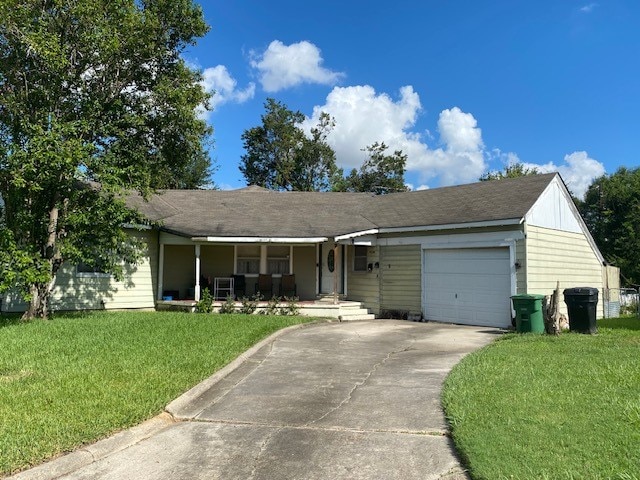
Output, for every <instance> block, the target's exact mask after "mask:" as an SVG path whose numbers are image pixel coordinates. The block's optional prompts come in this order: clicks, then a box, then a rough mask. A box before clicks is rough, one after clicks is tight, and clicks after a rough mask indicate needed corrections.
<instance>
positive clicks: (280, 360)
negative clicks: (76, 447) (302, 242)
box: [16, 320, 500, 480]
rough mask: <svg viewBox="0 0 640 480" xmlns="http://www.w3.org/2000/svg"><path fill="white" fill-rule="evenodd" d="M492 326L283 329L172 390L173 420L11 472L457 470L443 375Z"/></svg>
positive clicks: (370, 475)
mask: <svg viewBox="0 0 640 480" xmlns="http://www.w3.org/2000/svg"><path fill="white" fill-rule="evenodd" d="M499 333H500V332H499V331H498V330H493V329H488V328H484V327H467V326H457V325H445V324H437V323H412V322H405V321H393V320H373V321H366V322H352V323H321V324H312V325H307V326H304V327H303V328H296V329H293V330H289V331H288V332H286V333H284V334H281V335H276V336H275V337H272V338H271V339H270V340H268V341H266V342H264V343H263V345H262V347H261V348H259V349H256V350H255V351H254V352H253V353H252V354H251V355H250V356H248V357H247V358H246V359H245V360H244V361H242V362H237V365H236V367H235V368H233V369H228V370H231V371H230V373H228V375H226V376H224V377H222V378H218V377H220V375H218V376H216V377H215V379H216V381H209V382H205V383H204V384H203V385H201V386H200V387H199V388H196V389H194V390H193V391H191V392H188V393H187V394H185V395H184V396H183V397H181V398H179V399H177V400H176V401H175V402H172V403H171V404H170V405H169V406H168V407H167V410H168V411H169V412H170V413H171V414H172V415H173V418H174V419H175V420H177V421H171V422H166V421H165V422H161V421H158V420H156V424H155V426H152V427H149V432H148V434H138V436H137V437H136V436H135V435H134V437H135V440H133V441H128V442H122V441H121V442H119V443H118V442H115V444H116V446H115V447H114V446H113V445H112V446H111V447H109V446H105V447H104V448H103V450H105V451H104V452H103V453H102V454H96V453H95V451H99V450H100V448H98V449H94V451H91V449H85V450H86V451H89V453H90V455H87V458H88V460H87V461H84V462H81V461H78V462H76V467H69V468H68V470H71V469H73V471H71V472H70V473H66V474H65V473H64V472H61V471H59V470H60V468H62V467H60V465H56V464H55V462H63V463H64V461H65V457H63V458H62V459H59V460H57V461H54V462H50V464H45V465H42V466H40V467H38V468H37V469H34V470H32V471H27V472H23V474H21V475H18V476H16V478H41V479H44V478H64V479H86V478H91V479H104V480H107V479H109V480H111V479H114V480H115V479H118V480H121V479H136V480H146V479H154V480H155V479H212V478H219V479H252V480H257V479H269V480H273V479H318V480H320V479H323V480H324V479H332V480H334V479H404V480H406V479H414V478H415V479H422V480H424V479H448V480H452V479H462V478H467V477H466V476H465V473H464V471H463V470H462V468H461V467H460V464H459V462H458V459H457V458H456V455H455V451H454V450H453V448H452V445H451V441H450V439H449V437H448V436H447V424H446V421H445V418H444V415H443V413H442V409H441V407H440V392H441V387H442V382H443V380H444V378H445V377H446V375H447V373H448V372H449V370H450V369H451V367H452V366H453V365H455V364H456V363H457V362H458V361H459V360H460V359H461V358H462V357H463V356H464V355H466V354H467V353H469V352H471V351H473V350H475V349H477V348H480V347H481V346H483V345H485V344H487V343H489V342H490V341H491V339H493V338H495V336H496V335H497V334H499ZM137 428H140V427H137ZM143 428H144V427H143ZM121 435H122V434H121ZM124 435H125V437H126V432H125V433H124ZM108 441H109V439H107V440H106V441H103V442H107V443H108ZM99 443H100V442H99ZM112 443H113V442H112ZM96 445H98V444H96ZM117 445H119V447H118V446H117ZM81 453H82V452H76V453H74V454H71V455H81ZM67 464H71V465H73V462H70V461H69V459H67ZM47 472H49V473H51V474H52V475H49V476H47ZM54 472H57V473H55V476H54V475H53V473H54ZM61 473H62V475H60V474H61Z"/></svg>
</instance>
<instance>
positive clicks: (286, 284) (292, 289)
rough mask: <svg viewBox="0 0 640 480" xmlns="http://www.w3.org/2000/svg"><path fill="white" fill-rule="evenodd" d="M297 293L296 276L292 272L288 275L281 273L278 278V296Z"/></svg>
mask: <svg viewBox="0 0 640 480" xmlns="http://www.w3.org/2000/svg"><path fill="white" fill-rule="evenodd" d="M297 295H298V292H297V288H296V276H295V275H294V274H293V273H292V274H290V275H287V274H283V275H282V278H281V279H280V296H281V297H296V296H297Z"/></svg>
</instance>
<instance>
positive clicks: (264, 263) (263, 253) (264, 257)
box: [260, 245, 267, 274]
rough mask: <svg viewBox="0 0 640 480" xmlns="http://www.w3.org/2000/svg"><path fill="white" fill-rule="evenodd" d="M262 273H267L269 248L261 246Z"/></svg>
mask: <svg viewBox="0 0 640 480" xmlns="http://www.w3.org/2000/svg"><path fill="white" fill-rule="evenodd" d="M260 273H263V274H264V273H267V246H266V245H260Z"/></svg>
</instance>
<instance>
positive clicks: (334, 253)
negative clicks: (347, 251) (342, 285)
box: [333, 243, 339, 305]
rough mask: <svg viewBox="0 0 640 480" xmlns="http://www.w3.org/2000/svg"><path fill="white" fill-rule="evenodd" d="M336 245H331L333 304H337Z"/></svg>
mask: <svg viewBox="0 0 640 480" xmlns="http://www.w3.org/2000/svg"><path fill="white" fill-rule="evenodd" d="M338 265H339V263H338V244H337V243H334V244H333V304H334V305H337V304H338Z"/></svg>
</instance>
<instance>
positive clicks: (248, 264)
mask: <svg viewBox="0 0 640 480" xmlns="http://www.w3.org/2000/svg"><path fill="white" fill-rule="evenodd" d="M237 248H238V260H237V264H236V272H237V273H239V274H243V273H260V246H259V245H238V247H237Z"/></svg>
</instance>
